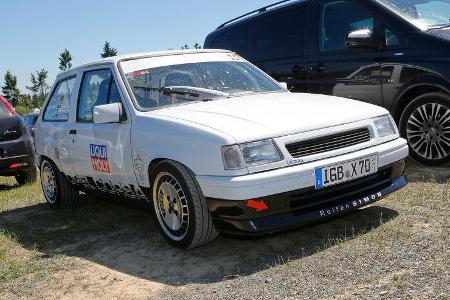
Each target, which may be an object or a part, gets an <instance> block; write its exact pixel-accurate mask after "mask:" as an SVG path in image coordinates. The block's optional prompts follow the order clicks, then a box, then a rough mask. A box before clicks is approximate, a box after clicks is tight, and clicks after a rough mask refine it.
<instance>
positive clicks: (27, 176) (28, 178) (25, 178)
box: [16, 164, 37, 185]
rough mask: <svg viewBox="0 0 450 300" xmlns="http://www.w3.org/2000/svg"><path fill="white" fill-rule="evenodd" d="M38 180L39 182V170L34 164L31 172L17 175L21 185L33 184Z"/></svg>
mask: <svg viewBox="0 0 450 300" xmlns="http://www.w3.org/2000/svg"><path fill="white" fill-rule="evenodd" d="M36 180H37V170H36V166H35V165H34V164H33V168H32V169H31V170H28V171H25V172H20V173H19V174H17V175H16V181H17V183H18V184H20V185H23V184H27V183H33V182H35V181H36Z"/></svg>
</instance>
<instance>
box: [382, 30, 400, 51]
mask: <svg viewBox="0 0 450 300" xmlns="http://www.w3.org/2000/svg"><path fill="white" fill-rule="evenodd" d="M384 38H385V45H386V47H388V48H389V47H395V46H399V45H400V39H399V38H398V36H397V35H396V34H395V33H393V32H392V31H390V30H389V29H387V28H386V29H385V30H384Z"/></svg>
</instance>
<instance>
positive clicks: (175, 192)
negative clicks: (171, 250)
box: [151, 160, 218, 249]
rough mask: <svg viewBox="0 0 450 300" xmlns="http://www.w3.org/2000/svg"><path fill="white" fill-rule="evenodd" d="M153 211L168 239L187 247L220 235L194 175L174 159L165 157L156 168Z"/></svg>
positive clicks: (153, 175) (174, 243)
mask: <svg viewBox="0 0 450 300" xmlns="http://www.w3.org/2000/svg"><path fill="white" fill-rule="evenodd" d="M151 178H152V179H153V185H152V186H153V195H152V196H153V197H152V198H153V208H154V209H153V212H154V217H155V220H156V222H157V225H158V227H159V229H160V231H161V233H162V234H163V236H164V237H165V238H166V240H167V241H168V242H169V243H170V244H172V245H174V246H175V247H178V248H182V249H188V248H194V247H197V246H200V245H203V244H206V243H209V242H211V241H212V240H214V239H215V238H216V237H217V236H218V232H217V231H216V229H215V226H214V224H213V221H212V218H211V215H210V213H209V211H208V207H207V205H206V201H205V198H204V196H203V194H202V192H201V189H200V187H199V185H198V183H197V182H196V180H195V177H194V175H193V174H192V172H191V171H189V170H188V169H187V168H186V167H185V166H183V165H181V164H180V163H177V162H174V161H168V160H167V161H162V162H160V163H159V164H158V165H157V166H156V167H155V169H154V172H153V174H152V176H151Z"/></svg>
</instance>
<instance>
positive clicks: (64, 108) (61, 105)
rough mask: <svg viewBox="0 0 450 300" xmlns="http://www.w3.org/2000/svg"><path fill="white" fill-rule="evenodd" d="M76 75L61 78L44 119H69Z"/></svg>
mask: <svg viewBox="0 0 450 300" xmlns="http://www.w3.org/2000/svg"><path fill="white" fill-rule="evenodd" d="M74 84H75V77H71V78H68V79H65V80H61V81H60V82H59V83H58V84H57V86H56V88H55V89H54V90H53V93H52V95H51V97H50V100H49V101H48V104H47V107H46V109H45V112H44V115H43V120H44V121H67V120H68V119H69V108H70V99H71V97H72V92H73V87H74Z"/></svg>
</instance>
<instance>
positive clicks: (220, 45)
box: [212, 24, 250, 58]
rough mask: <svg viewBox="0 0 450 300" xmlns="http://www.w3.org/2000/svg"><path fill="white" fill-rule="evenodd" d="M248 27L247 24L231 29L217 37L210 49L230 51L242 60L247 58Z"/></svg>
mask: <svg viewBox="0 0 450 300" xmlns="http://www.w3.org/2000/svg"><path fill="white" fill-rule="evenodd" d="M249 38H250V26H249V25H248V24H246V25H243V26H240V27H237V28H232V29H229V30H227V31H226V32H224V33H222V34H221V35H219V36H218V37H217V38H216V39H215V40H214V41H213V43H212V48H216V49H226V50H231V51H234V52H236V53H237V54H239V55H240V56H242V57H244V58H249Z"/></svg>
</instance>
